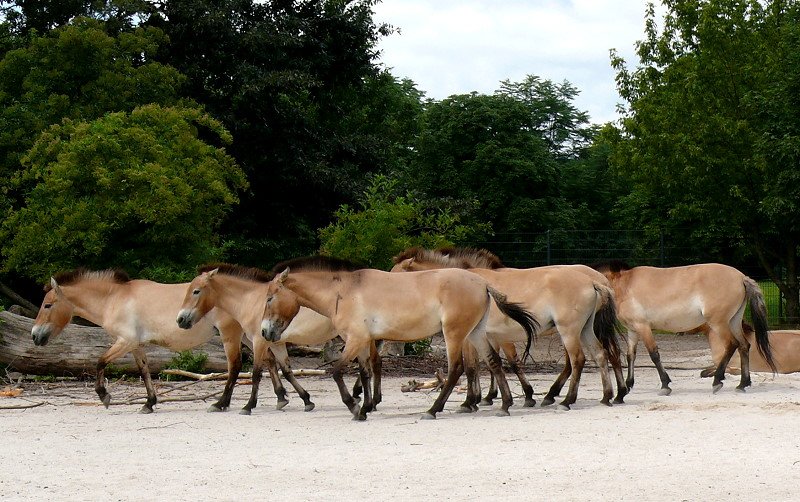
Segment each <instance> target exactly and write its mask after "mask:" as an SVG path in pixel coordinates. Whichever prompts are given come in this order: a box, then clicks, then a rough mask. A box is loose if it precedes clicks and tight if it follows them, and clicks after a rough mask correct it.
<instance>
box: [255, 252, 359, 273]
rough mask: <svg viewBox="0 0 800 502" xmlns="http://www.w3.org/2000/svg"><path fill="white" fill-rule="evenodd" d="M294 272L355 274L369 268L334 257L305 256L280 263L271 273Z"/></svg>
mask: <svg viewBox="0 0 800 502" xmlns="http://www.w3.org/2000/svg"><path fill="white" fill-rule="evenodd" d="M287 268H288V269H289V270H290V271H292V272H315V271H320V272H353V271H356V270H362V269H365V268H367V267H365V266H363V265H359V264H358V263H353V262H351V261H348V260H344V259H342V258H335V257H333V256H323V255H315V256H303V257H300V258H292V259H291V260H286V261H282V262H280V263H278V264H277V265H275V266H274V267H272V269H271V270H270V272H272V273H273V274H275V275H277V274H280V273H281V272H283V271H284V270H286V269H287Z"/></svg>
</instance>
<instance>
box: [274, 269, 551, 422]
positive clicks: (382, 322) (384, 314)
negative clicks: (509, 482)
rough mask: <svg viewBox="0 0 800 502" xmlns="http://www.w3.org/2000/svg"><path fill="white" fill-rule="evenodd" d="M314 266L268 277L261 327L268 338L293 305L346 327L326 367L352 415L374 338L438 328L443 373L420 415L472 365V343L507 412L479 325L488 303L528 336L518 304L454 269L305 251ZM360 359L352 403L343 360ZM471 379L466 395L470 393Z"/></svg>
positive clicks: (439, 403) (528, 319) (507, 400)
mask: <svg viewBox="0 0 800 502" xmlns="http://www.w3.org/2000/svg"><path fill="white" fill-rule="evenodd" d="M313 259H314V260H315V261H316V263H317V264H318V268H319V270H318V271H310V270H307V269H306V270H304V271H300V272H293V271H292V269H291V267H290V268H287V269H286V270H284V271H283V272H281V274H280V275H278V276H277V277H276V278H275V279H274V280H273V281H272V282H271V283H270V284H269V290H268V295H267V302H266V307H265V308H264V309H263V313H262V315H263V319H264V320H263V324H262V333H263V335H264V336H265V337H266V338H267V339H269V340H276V339H278V337H279V336H280V335H281V333H282V332H283V331H284V330H285V329H286V327H287V326H288V324H289V322H290V321H291V319H292V318H293V317H294V316H296V315H297V312H298V311H299V310H300V307H307V308H310V309H312V310H314V311H316V312H318V313H320V314H322V315H324V316H326V317H329V318H330V319H331V321H332V322H333V325H334V329H336V330H337V331H339V332H342V333H346V334H347V336H346V342H345V346H344V350H343V351H342V357H341V358H340V359H339V361H337V363H336V364H335V365H334V368H333V378H334V380H335V381H336V383H337V385H338V387H339V392H340V394H341V397H342V401H343V402H344V404H345V405H346V406H347V407H348V409H350V411H351V412H352V413H353V415H354V417H355V419H358V420H365V419H366V413H367V412H368V411H369V410H370V406H371V404H370V403H371V400H372V397H371V395H370V393H369V385H368V384H369V378H370V375H369V369H370V368H369V365H367V364H365V361H366V359H367V357H368V355H369V347H370V345H371V344H372V343H373V342H374V341H375V340H393V341H404V342H410V341H415V340H420V339H423V338H427V337H430V336H432V335H435V334H437V333H442V334H443V335H444V340H445V343H446V350H447V361H448V376H447V381H446V382H445V385H444V387H443V388H442V390H441V392H440V394H439V396H438V398H437V399H436V401H435V402H434V403H433V406H432V407H431V408H430V410H428V412H427V413H426V414H425V415H423V418H435V417H436V413H438V412H439V411H442V410H443V409H444V403H445V401H446V400H447V398H448V397H449V396H450V393H451V392H452V390H453V387H454V386H455V384H456V381H457V379H458V377H459V376H460V375H461V374H462V373H463V372H464V369H465V366H466V367H467V368H466V369H467V370H468V371H472V370H473V369H474V368H472V365H471V359H470V358H465V357H463V349H464V348H465V343H466V344H471V346H470V348H474V349H475V350H477V351H478V354H479V355H480V356H481V357H482V358H483V359H484V360H485V361H486V362H487V364H488V365H489V368H490V370H491V371H492V372H493V373H494V374H495V378H497V381H498V382H499V386H500V391H501V394H502V398H503V406H502V411H501V412H500V414H503V415H508V408H509V407H510V406H511V404H512V397H511V392H510V389H509V387H508V383H507V382H506V380H505V376H504V375H503V373H502V367H501V365H500V358H499V356H498V355H497V352H495V351H494V349H492V347H491V345H490V344H489V343H488V341H487V340H486V336H485V329H486V322H487V319H488V317H489V307H490V305H492V304H494V305H496V306H497V307H498V308H499V309H500V311H502V312H503V313H504V314H505V315H506V316H508V317H510V318H511V319H513V321H514V322H516V323H518V324H520V325H521V326H522V327H523V329H524V330H525V333H526V335H527V339H528V340H530V339H531V338H532V336H533V334H534V332H535V330H536V326H537V323H536V321H535V319H534V318H533V316H531V315H530V314H529V313H528V312H527V311H525V310H524V309H522V308H521V307H520V306H519V305H517V304H514V303H511V302H508V301H507V300H506V299H505V297H504V295H502V294H501V293H499V292H498V291H496V290H495V289H494V288H492V287H491V286H489V284H488V283H487V282H486V281H484V280H483V279H481V278H480V277H478V276H477V275H475V274H472V273H469V272H467V271H464V270H458V269H442V270H431V271H425V272H412V273H407V274H392V273H389V272H383V271H380V270H372V269H364V270H358V271H354V272H350V271H335V270H332V267H331V263H330V260H327V259H326V258H325V257H315V258H313ZM355 358H358V359H359V361H361V363H362V364H361V371H360V378H361V380H362V386H363V388H364V402H363V403H362V406H361V409H360V410H359V409H358V407H357V405H356V404H355V402H354V400H353V397H352V396H351V395H350V394H349V392H348V390H347V388H346V387H345V385H344V379H343V376H342V373H343V370H344V367H345V366H346V365H347V364H349V363H350V362H351V361H352V360H353V359H355ZM474 390H475V389H474V387H471V391H470V393H471V395H474Z"/></svg>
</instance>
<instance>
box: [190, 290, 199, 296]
mask: <svg viewBox="0 0 800 502" xmlns="http://www.w3.org/2000/svg"><path fill="white" fill-rule="evenodd" d="M192 294H193V295H195V296H197V295H199V294H200V290H199V289H195V290H194V291H192Z"/></svg>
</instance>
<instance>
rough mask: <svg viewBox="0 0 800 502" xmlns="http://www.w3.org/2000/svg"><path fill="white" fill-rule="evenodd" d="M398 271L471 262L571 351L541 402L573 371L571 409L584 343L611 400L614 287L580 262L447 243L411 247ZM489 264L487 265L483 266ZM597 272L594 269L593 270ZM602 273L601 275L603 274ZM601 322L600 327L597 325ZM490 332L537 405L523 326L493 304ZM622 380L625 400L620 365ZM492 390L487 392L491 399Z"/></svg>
mask: <svg viewBox="0 0 800 502" xmlns="http://www.w3.org/2000/svg"><path fill="white" fill-rule="evenodd" d="M394 262H395V266H394V267H393V268H392V271H394V272H400V271H411V270H430V269H438V268H442V267H459V268H463V267H467V269H468V270H469V271H470V272H472V273H475V274H476V275H478V276H480V277H482V278H483V279H485V280H486V281H487V282H488V283H489V284H490V285H491V286H492V287H494V288H497V289H498V290H501V291H503V292H504V293H505V294H507V295H508V298H509V299H510V300H512V301H514V302H517V303H519V304H521V305H523V306H524V307H525V308H526V309H527V310H528V311H530V312H531V313H532V314H533V315H534V316H535V317H536V319H537V320H538V321H539V322H540V323H541V326H542V328H543V329H544V330H548V329H555V330H557V331H558V333H559V334H560V335H561V340H562V342H563V345H564V349H565V352H566V354H567V357H566V360H567V364H566V366H565V368H564V371H563V372H562V373H561V374H560V375H559V377H558V378H557V379H556V381H555V382H554V384H553V385H552V386H551V388H550V390H549V392H548V393H547V395H546V396H545V397H544V400H543V402H542V405H549V404H552V403H553V402H554V401H555V397H556V396H558V394H559V393H560V391H561V389H562V388H563V386H564V383H565V381H566V379H567V378H568V377H569V376H570V375H571V379H570V387H569V391H568V392H567V395H566V397H565V399H564V400H563V401H562V402H561V404H560V405H559V406H560V407H562V408H565V409H569V406H570V405H571V404H573V403H574V402H575V401H576V399H577V394H578V385H579V382H580V378H581V373H582V371H583V366H584V363H585V355H584V352H583V350H582V347H585V348H586V349H587V351H588V352H589V354H590V355H591V356H592V357H593V358H594V360H595V361H596V362H597V365H598V367H599V368H600V378H601V380H602V383H603V398H602V400H601V402H602V403H603V404H606V405H610V404H611V403H610V399H611V397H612V394H613V391H612V387H611V383H610V377H609V374H608V365H607V361H608V360H609V359H612V360H615V361H616V365H617V366H618V367H619V366H620V363H619V346H618V344H617V339H616V334H615V315H614V311H613V305H614V304H613V292H612V291H611V288H610V287H608V286H607V285H605V284H602V283H603V282H605V278H602V280H601V281H596V280H593V279H592V278H591V277H590V275H592V274H591V273H585V272H582V271H580V270H579V268H578V267H572V266H562V267H542V268H530V269H515V268H507V267H504V266H503V265H502V262H501V261H500V259H499V258H497V256H495V255H493V254H492V253H490V252H489V251H486V250H483V249H481V250H476V249H470V248H446V249H439V250H426V249H419V248H411V249H407V250H406V251H404V252H402V253H400V254H399V255H397V256H395V257H394ZM483 267H488V268H483ZM592 272H593V273H595V274H598V273H597V272H595V271H592ZM601 277H602V276H601ZM604 307H605V308H610V310H609V311H608V315H610V316H611V317H610V318H607V319H605V321H606V322H600V323H596V322H595V321H596V320H597V319H598V316H596V312H597V311H599V310H602V309H603V308H604ZM595 326H598V331H597V332H596V331H595ZM486 333H487V337H488V339H489V341H490V343H492V345H493V347H495V348H496V347H498V346H499V347H502V349H503V352H504V353H505V354H506V357H507V358H508V361H509V364H510V366H511V368H512V370H513V371H514V372H515V373H516V374H517V376H518V377H519V379H520V384H521V385H522V388H523V390H524V392H525V401H526V404H527V405H533V403H534V401H533V398H532V394H533V389H532V388H531V386H530V384H529V383H528V381H527V379H526V378H525V374H524V372H522V371H521V370H520V368H519V363H518V360H517V353H516V348H515V345H514V343H515V342H522V341H525V338H524V336H523V333H522V331H521V330H520V329H519V327H518V326H515V325H512V324H510V323H508V322H506V320H505V319H504V318H503V316H501V315H499V312H497V311H495V310H494V309H492V311H491V312H490V315H489V322H488V324H487V327H486ZM617 384H618V388H619V393H618V395H617V398H616V400H615V401H616V402H618V403H621V402H622V401H623V397H624V396H625V393H626V392H627V389H626V387H625V383H624V381H623V380H622V370H621V367H620V369H619V371H618V379H617ZM492 390H493V389H490V394H489V395H488V396H487V401H488V403H491V398H492V397H493V396H492Z"/></svg>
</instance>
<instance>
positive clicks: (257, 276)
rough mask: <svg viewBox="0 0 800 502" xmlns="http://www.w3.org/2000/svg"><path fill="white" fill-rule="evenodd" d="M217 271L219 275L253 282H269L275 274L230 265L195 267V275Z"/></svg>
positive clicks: (219, 264) (254, 268)
mask: <svg viewBox="0 0 800 502" xmlns="http://www.w3.org/2000/svg"><path fill="white" fill-rule="evenodd" d="M214 269H217V270H218V272H217V273H220V274H224V275H230V276H233V277H239V278H241V279H247V280H250V281H253V282H269V281H271V280H272V279H274V278H275V274H274V273H272V272H267V271H266V270H261V269H260V268H256V267H244V266H242V265H233V264H231V263H207V264H205V265H200V266H199V267H197V273H198V274H202V273H204V272H210V271H212V270H214Z"/></svg>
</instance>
